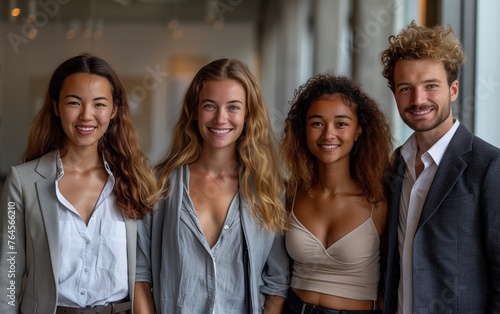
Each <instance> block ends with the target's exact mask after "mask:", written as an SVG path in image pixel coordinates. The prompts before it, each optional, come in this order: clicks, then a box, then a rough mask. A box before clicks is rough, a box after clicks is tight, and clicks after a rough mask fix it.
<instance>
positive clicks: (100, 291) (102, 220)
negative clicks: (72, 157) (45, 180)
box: [55, 154, 128, 307]
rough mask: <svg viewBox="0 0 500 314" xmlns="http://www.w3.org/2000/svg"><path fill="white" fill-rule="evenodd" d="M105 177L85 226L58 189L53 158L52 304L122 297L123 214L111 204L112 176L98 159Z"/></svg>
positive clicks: (81, 303)
mask: <svg viewBox="0 0 500 314" xmlns="http://www.w3.org/2000/svg"><path fill="white" fill-rule="evenodd" d="M104 167H105V169H106V172H107V173H108V180H107V182H106V184H105V186H104V188H103V190H102V192H101V194H100V195H99V198H98V200H97V203H96V206H95V209H94V212H93V213H92V216H91V217H90V220H89V223H88V225H86V224H85V221H84V220H83V219H82V218H81V216H80V215H79V214H78V212H77V211H76V209H75V208H74V207H73V205H71V203H69V202H68V201H67V200H66V199H65V198H64V196H63V195H62V194H61V192H60V191H59V185H58V184H59V180H60V179H61V178H62V177H63V176H64V169H63V164H62V160H61V158H60V156H59V154H58V158H57V180H56V182H55V184H56V194H57V199H58V201H59V202H58V204H57V205H56V206H57V207H56V208H57V210H58V211H59V243H60V248H59V253H60V258H59V261H60V262H59V269H58V270H56V271H57V272H58V274H59V276H58V302H57V305H60V306H69V307H87V306H96V305H106V304H107V303H108V302H115V301H120V300H122V299H124V298H126V297H127V296H128V274H127V241H126V233H125V222H124V218H123V215H122V213H121V211H120V210H119V208H118V207H117V206H116V202H115V196H114V194H113V186H114V183H115V179H114V177H113V174H112V173H111V171H110V169H109V165H108V163H107V162H106V161H104Z"/></svg>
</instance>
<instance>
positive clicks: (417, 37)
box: [380, 21, 465, 91]
mask: <svg viewBox="0 0 500 314" xmlns="http://www.w3.org/2000/svg"><path fill="white" fill-rule="evenodd" d="M380 59H381V61H382V64H383V66H384V70H383V71H382V75H383V76H384V77H385V78H386V79H387V82H388V86H389V88H390V89H391V90H393V91H394V68H395V66H396V63H397V62H398V61H399V60H422V59H432V60H434V61H440V62H442V63H443V65H444V68H445V70H446V73H447V78H448V84H451V83H452V82H453V81H455V80H456V79H458V76H459V73H460V67H461V66H462V65H463V64H464V63H465V53H464V50H463V47H462V44H461V43H460V40H459V39H458V38H457V37H456V35H455V33H454V32H453V29H452V28H451V26H447V27H443V26H441V25H436V26H433V27H426V26H418V25H417V24H416V23H415V22H414V21H413V22H411V24H410V25H408V26H407V27H406V28H405V29H403V30H402V31H401V32H399V34H397V35H392V36H390V37H389V47H388V48H387V49H386V50H384V51H383V52H382V53H381V55H380Z"/></svg>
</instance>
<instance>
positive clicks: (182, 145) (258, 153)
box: [156, 58, 286, 231]
mask: <svg viewBox="0 0 500 314" xmlns="http://www.w3.org/2000/svg"><path fill="white" fill-rule="evenodd" d="M221 80H235V81H237V82H238V83H239V84H241V86H242V87H243V89H244V90H245V94H246V108H247V111H246V117H245V127H244V130H243V132H242V134H241V136H240V138H239V139H238V141H237V143H236V158H237V162H238V166H239V172H240V192H241V194H242V196H243V197H244V198H245V199H246V201H247V202H248V205H249V208H250V210H251V211H252V215H253V216H254V218H255V219H256V220H257V221H258V222H259V223H261V224H262V226H263V227H264V228H265V229H267V230H269V231H277V230H280V231H282V230H284V228H285V226H286V211H285V209H284V206H283V203H282V201H281V196H282V195H283V191H284V189H283V176H282V170H281V165H280V164H279V162H278V160H279V159H278V151H277V149H276V148H277V141H276V138H275V136H274V133H273V131H272V129H271V124H270V120H269V115H268V113H267V109H266V105H265V103H264V100H263V98H262V96H261V90H260V87H259V85H258V84H257V80H256V79H255V77H254V76H253V75H252V73H251V72H250V70H249V69H248V67H247V66H246V65H245V64H244V63H243V62H241V61H239V60H235V59H227V58H224V59H218V60H215V61H212V62H210V63H209V64H207V65H205V66H204V67H202V68H201V69H200V70H199V71H198V73H196V75H195V77H194V78H193V80H192V82H191V84H190V85H189V87H188V89H187V91H186V93H185V96H184V100H183V103H182V111H181V113H180V116H179V118H178V120H177V123H176V125H175V127H174V129H173V133H172V142H171V145H170V150H169V153H168V154H167V156H166V157H165V158H164V159H163V160H162V161H161V162H160V163H159V164H158V165H157V166H156V170H157V173H158V176H159V181H160V183H161V184H162V186H163V187H164V190H165V192H167V194H166V195H168V192H169V191H170V187H169V183H168V179H169V176H170V174H171V173H172V171H173V170H174V169H176V168H178V167H180V166H182V165H184V164H190V163H193V162H195V161H197V160H198V159H199V158H200V157H201V154H202V137H201V134H200V131H199V129H198V124H197V121H196V120H195V113H196V112H197V110H198V106H199V101H200V100H199V95H200V91H201V89H202V87H203V84H204V83H205V82H207V81H221Z"/></svg>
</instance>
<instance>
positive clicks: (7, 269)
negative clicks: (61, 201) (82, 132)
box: [0, 151, 137, 314]
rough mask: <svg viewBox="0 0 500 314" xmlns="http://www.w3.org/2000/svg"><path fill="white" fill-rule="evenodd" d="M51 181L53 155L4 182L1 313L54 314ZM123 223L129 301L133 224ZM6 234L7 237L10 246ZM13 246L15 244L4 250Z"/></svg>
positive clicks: (55, 230)
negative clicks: (125, 239) (125, 241)
mask: <svg viewBox="0 0 500 314" xmlns="http://www.w3.org/2000/svg"><path fill="white" fill-rule="evenodd" d="M55 180H56V152H55V151H53V152H50V153H48V154H46V155H44V156H42V157H41V158H39V159H36V160H33V161H30V162H27V163H24V164H22V165H19V166H16V167H12V168H11V171H10V173H9V175H8V177H7V181H6V182H5V186H4V192H3V196H2V203H1V204H0V215H1V218H0V250H1V251H0V271H1V273H0V292H1V293H0V313H2V314H8V313H26V314H28V313H29V314H36V313H39V314H48V313H55V309H56V306H57V283H58V280H57V278H58V269H59V257H60V256H59V255H60V254H59V236H60V235H59V218H58V217H59V216H58V212H57V207H56V206H55V204H57V196H56V189H55V184H54V182H55ZM13 217H15V218H14V219H10V218H13ZM124 220H125V228H126V237H127V259H128V260H127V264H128V282H129V296H130V297H131V298H133V291H134V281H135V264H136V247H137V224H136V221H134V220H131V219H128V218H124ZM9 226H14V227H10V228H9ZM14 228H15V229H14ZM9 231H11V232H9ZM9 236H10V237H11V238H12V239H13V240H11V241H10V242H9ZM13 236H14V237H15V238H13ZM13 243H15V245H13V246H10V245H12V244H13ZM13 252H15V254H13ZM13 256H15V257H14V259H15V261H13V259H12V257H13ZM12 280H13V281H12ZM11 281H12V282H11ZM11 288H12V289H11ZM12 301H13V302H12ZM9 302H10V303H9Z"/></svg>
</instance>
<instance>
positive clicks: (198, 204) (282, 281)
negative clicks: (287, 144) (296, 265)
mask: <svg viewBox="0 0 500 314" xmlns="http://www.w3.org/2000/svg"><path fill="white" fill-rule="evenodd" d="M275 143H276V142H275V139H274V136H273V132H272V130H271V126H270V120H269V116H268V114H267V110H266V106H265V103H264V101H263V99H262V96H261V92H260V88H259V86H258V85H257V81H256V79H255V77H254V76H253V75H252V74H251V72H250V71H249V69H248V67H247V66H246V65H245V64H244V63H242V62H241V61H238V60H234V59H218V60H215V61H212V62H210V63H209V64H207V65H205V66H204V67H202V68H201V69H200V70H199V71H198V73H197V74H196V75H195V77H194V79H193V80H192V82H191V84H190V86H189V87H188V89H187V91H186V94H185V97H184V101H183V104H182V111H181V114H180V117H179V119H178V120H177V124H176V125H175V128H174V130H173V135H172V144H171V148H170V151H169V153H168V155H167V156H166V157H165V158H164V159H163V161H162V162H160V164H159V165H158V166H157V167H156V169H157V171H158V177H159V180H160V182H161V183H162V185H163V187H164V189H165V192H166V194H165V195H166V197H165V198H164V199H163V200H162V201H161V202H160V203H159V206H158V211H157V212H155V214H153V215H152V217H151V216H148V218H152V219H144V224H142V223H140V224H139V227H138V228H139V235H140V236H139V246H140V247H141V250H139V251H138V257H139V259H138V262H137V276H136V280H137V281H140V282H141V283H138V285H141V286H142V287H143V291H144V292H145V293H144V294H141V296H144V295H146V296H147V294H148V293H149V294H150V288H151V286H152V289H153V296H154V304H155V306H156V312H157V313H193V314H196V313H198V314H207V313H225V314H229V313H238V314H241V313H262V312H264V313H281V309H282V306H283V304H284V297H286V293H287V289H288V278H289V274H288V257H287V254H286V251H285V247H284V242H283V236H282V231H283V230H284V228H285V226H286V211H285V209H284V206H283V204H282V201H281V196H282V195H283V178H282V171H281V170H280V165H279V160H278V158H277V151H276V145H275ZM148 238H150V239H148ZM146 240H149V241H146ZM150 267H151V268H150ZM139 296H140V295H139V294H137V297H136V301H139ZM261 297H262V298H261ZM140 300H141V301H147V299H146V298H140ZM149 300H150V301H151V296H149ZM263 300H265V301H264V302H263ZM139 303H140V302H137V304H139ZM141 303H144V302H141ZM151 308H152V305H151Z"/></svg>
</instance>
